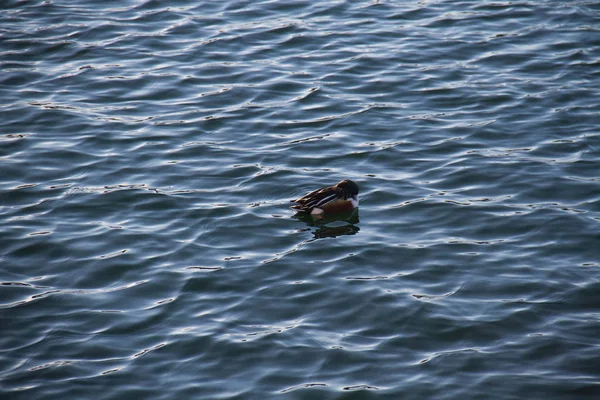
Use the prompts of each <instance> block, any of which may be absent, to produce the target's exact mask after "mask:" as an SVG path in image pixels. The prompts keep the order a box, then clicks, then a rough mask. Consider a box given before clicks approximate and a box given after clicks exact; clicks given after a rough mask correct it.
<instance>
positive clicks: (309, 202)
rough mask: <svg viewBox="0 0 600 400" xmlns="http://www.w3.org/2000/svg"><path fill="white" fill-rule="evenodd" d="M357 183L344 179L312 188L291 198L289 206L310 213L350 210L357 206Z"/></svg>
mask: <svg viewBox="0 0 600 400" xmlns="http://www.w3.org/2000/svg"><path fill="white" fill-rule="evenodd" d="M358 192H359V190H358V185H357V184H356V183H354V182H353V181H351V180H349V179H344V180H342V181H340V182H338V183H336V184H335V185H333V186H327V187H323V188H320V189H317V190H313V191H312V192H310V193H307V194H305V195H304V196H302V197H300V198H298V199H296V200H292V202H293V203H296V204H294V205H293V206H292V207H291V208H292V209H294V210H296V211H298V212H301V213H309V214H311V215H323V214H334V213H342V212H347V211H352V210H354V209H355V208H358Z"/></svg>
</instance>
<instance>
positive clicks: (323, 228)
mask: <svg viewBox="0 0 600 400" xmlns="http://www.w3.org/2000/svg"><path fill="white" fill-rule="evenodd" d="M294 218H297V219H299V220H301V221H303V222H305V223H306V224H307V225H308V226H314V227H317V230H316V231H314V232H313V235H314V236H315V238H316V239H322V238H327V237H337V236H342V235H356V234H357V233H358V231H359V230H360V228H359V227H358V226H356V225H355V224H358V223H359V222H360V221H359V219H358V209H354V210H352V211H347V212H344V213H337V214H326V215H322V216H318V217H315V216H314V215H311V214H307V213H297V214H296V215H294Z"/></svg>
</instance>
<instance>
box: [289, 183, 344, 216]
mask: <svg viewBox="0 0 600 400" xmlns="http://www.w3.org/2000/svg"><path fill="white" fill-rule="evenodd" d="M343 192H344V191H343V190H342V189H340V188H338V187H334V186H330V187H326V188H322V189H317V190H313V191H312V192H310V193H308V194H306V195H304V196H302V197H300V198H299V199H296V200H292V201H293V202H294V203H297V204H298V205H295V206H292V208H295V209H298V210H310V209H312V208H315V207H317V208H321V207H323V206H324V205H325V204H327V203H330V202H332V201H335V200H337V199H338V198H343V196H344V193H343Z"/></svg>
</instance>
